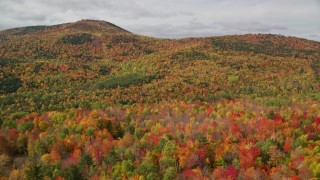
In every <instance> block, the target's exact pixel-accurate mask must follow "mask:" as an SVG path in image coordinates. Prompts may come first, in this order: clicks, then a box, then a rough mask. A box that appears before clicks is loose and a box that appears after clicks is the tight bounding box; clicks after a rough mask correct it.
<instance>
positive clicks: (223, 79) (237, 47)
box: [0, 20, 320, 179]
mask: <svg viewBox="0 0 320 180" xmlns="http://www.w3.org/2000/svg"><path fill="white" fill-rule="evenodd" d="M319 101H320V43H319V42H316V41H309V40H305V39H300V38H296V37H285V36H281V35H271V34H248V35H233V36H219V37H207V38H186V39H177V40H172V39H157V38H152V37H145V36H140V35H136V34H133V33H130V32H128V31H126V30H124V29H122V28H120V27H118V26H116V25H113V24H111V23H108V22H105V21H94V20H81V21H78V22H75V23H67V24H60V25H54V26H34V27H23V28H15V29H9V30H5V31H0V125H1V129H0V179H1V176H3V177H10V178H11V179H17V178H22V179H35V178H36V179H43V178H47V179H81V178H83V179H99V178H102V179H103V178H105V179H110V178H113V179H121V178H122V179H129V178H131V179H156V178H159V179H175V178H176V179H186V178H197V179H199V178H200V179H206V178H207V179H210V178H215V179H248V178H252V179H265V178H267V177H268V178H270V179H281V178H292V179H299V178H300V179H309V178H315V179H316V178H320V157H319V152H320V150H319V149H320V112H319V106H320V102H319Z"/></svg>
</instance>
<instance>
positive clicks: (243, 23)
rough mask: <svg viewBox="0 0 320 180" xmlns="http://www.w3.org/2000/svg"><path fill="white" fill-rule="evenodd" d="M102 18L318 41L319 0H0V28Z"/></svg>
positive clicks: (168, 30)
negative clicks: (279, 35) (268, 34)
mask: <svg viewBox="0 0 320 180" xmlns="http://www.w3.org/2000/svg"><path fill="white" fill-rule="evenodd" d="M81 19H96V20H105V21H108V22H111V23H113V24H116V25H118V26H120V27H122V28H124V29H126V30H128V31H131V32H133V33H136V34H141V35H147V36H153V37H161V38H184V37H205V36H219V35H231V34H248V33H272V34H282V35H286V36H297V37H302V38H306V39H311V40H316V41H320V0H0V29H1V30H2V29H8V28H13V27H22V26H34V25H54V24H61V23H67V22H74V21H78V20H81Z"/></svg>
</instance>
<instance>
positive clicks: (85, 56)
mask: <svg viewBox="0 0 320 180" xmlns="http://www.w3.org/2000/svg"><path fill="white" fill-rule="evenodd" d="M0 42H1V49H0V57H5V58H17V59H69V60H75V59H77V60H93V59H103V58H118V59H131V58H137V57H139V56H140V55H144V54H149V53H152V52H155V51H163V50H170V49H171V47H172V46H175V47H174V50H176V51H177V50H179V49H181V48H185V47H186V48H190V47H191V46H196V48H198V49H199V48H200V49H201V50H206V51H214V50H215V49H217V48H218V49H220V50H227V51H229V50H230V51H236V52H245V53H260V54H269V55H282V56H291V55H298V56H301V55H302V56H303V55H313V54H316V55H317V56H319V48H320V45H319V42H316V41H309V40H305V39H300V38H295V37H284V36H279V35H270V34H267V35H263V34H258V35H240V36H222V37H212V38H189V39H182V40H164V39H155V38H150V37H145V36H139V35H135V34H132V33H130V32H129V31H126V30H124V29H122V28H120V27H118V26H116V25H114V24H111V23H108V22H105V21H96V20H81V21H77V22H74V23H66V24H60V25H54V26H31V27H23V28H14V29H9V30H4V31H1V32H0ZM171 50H172V49H171ZM169 52H170V51H169Z"/></svg>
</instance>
